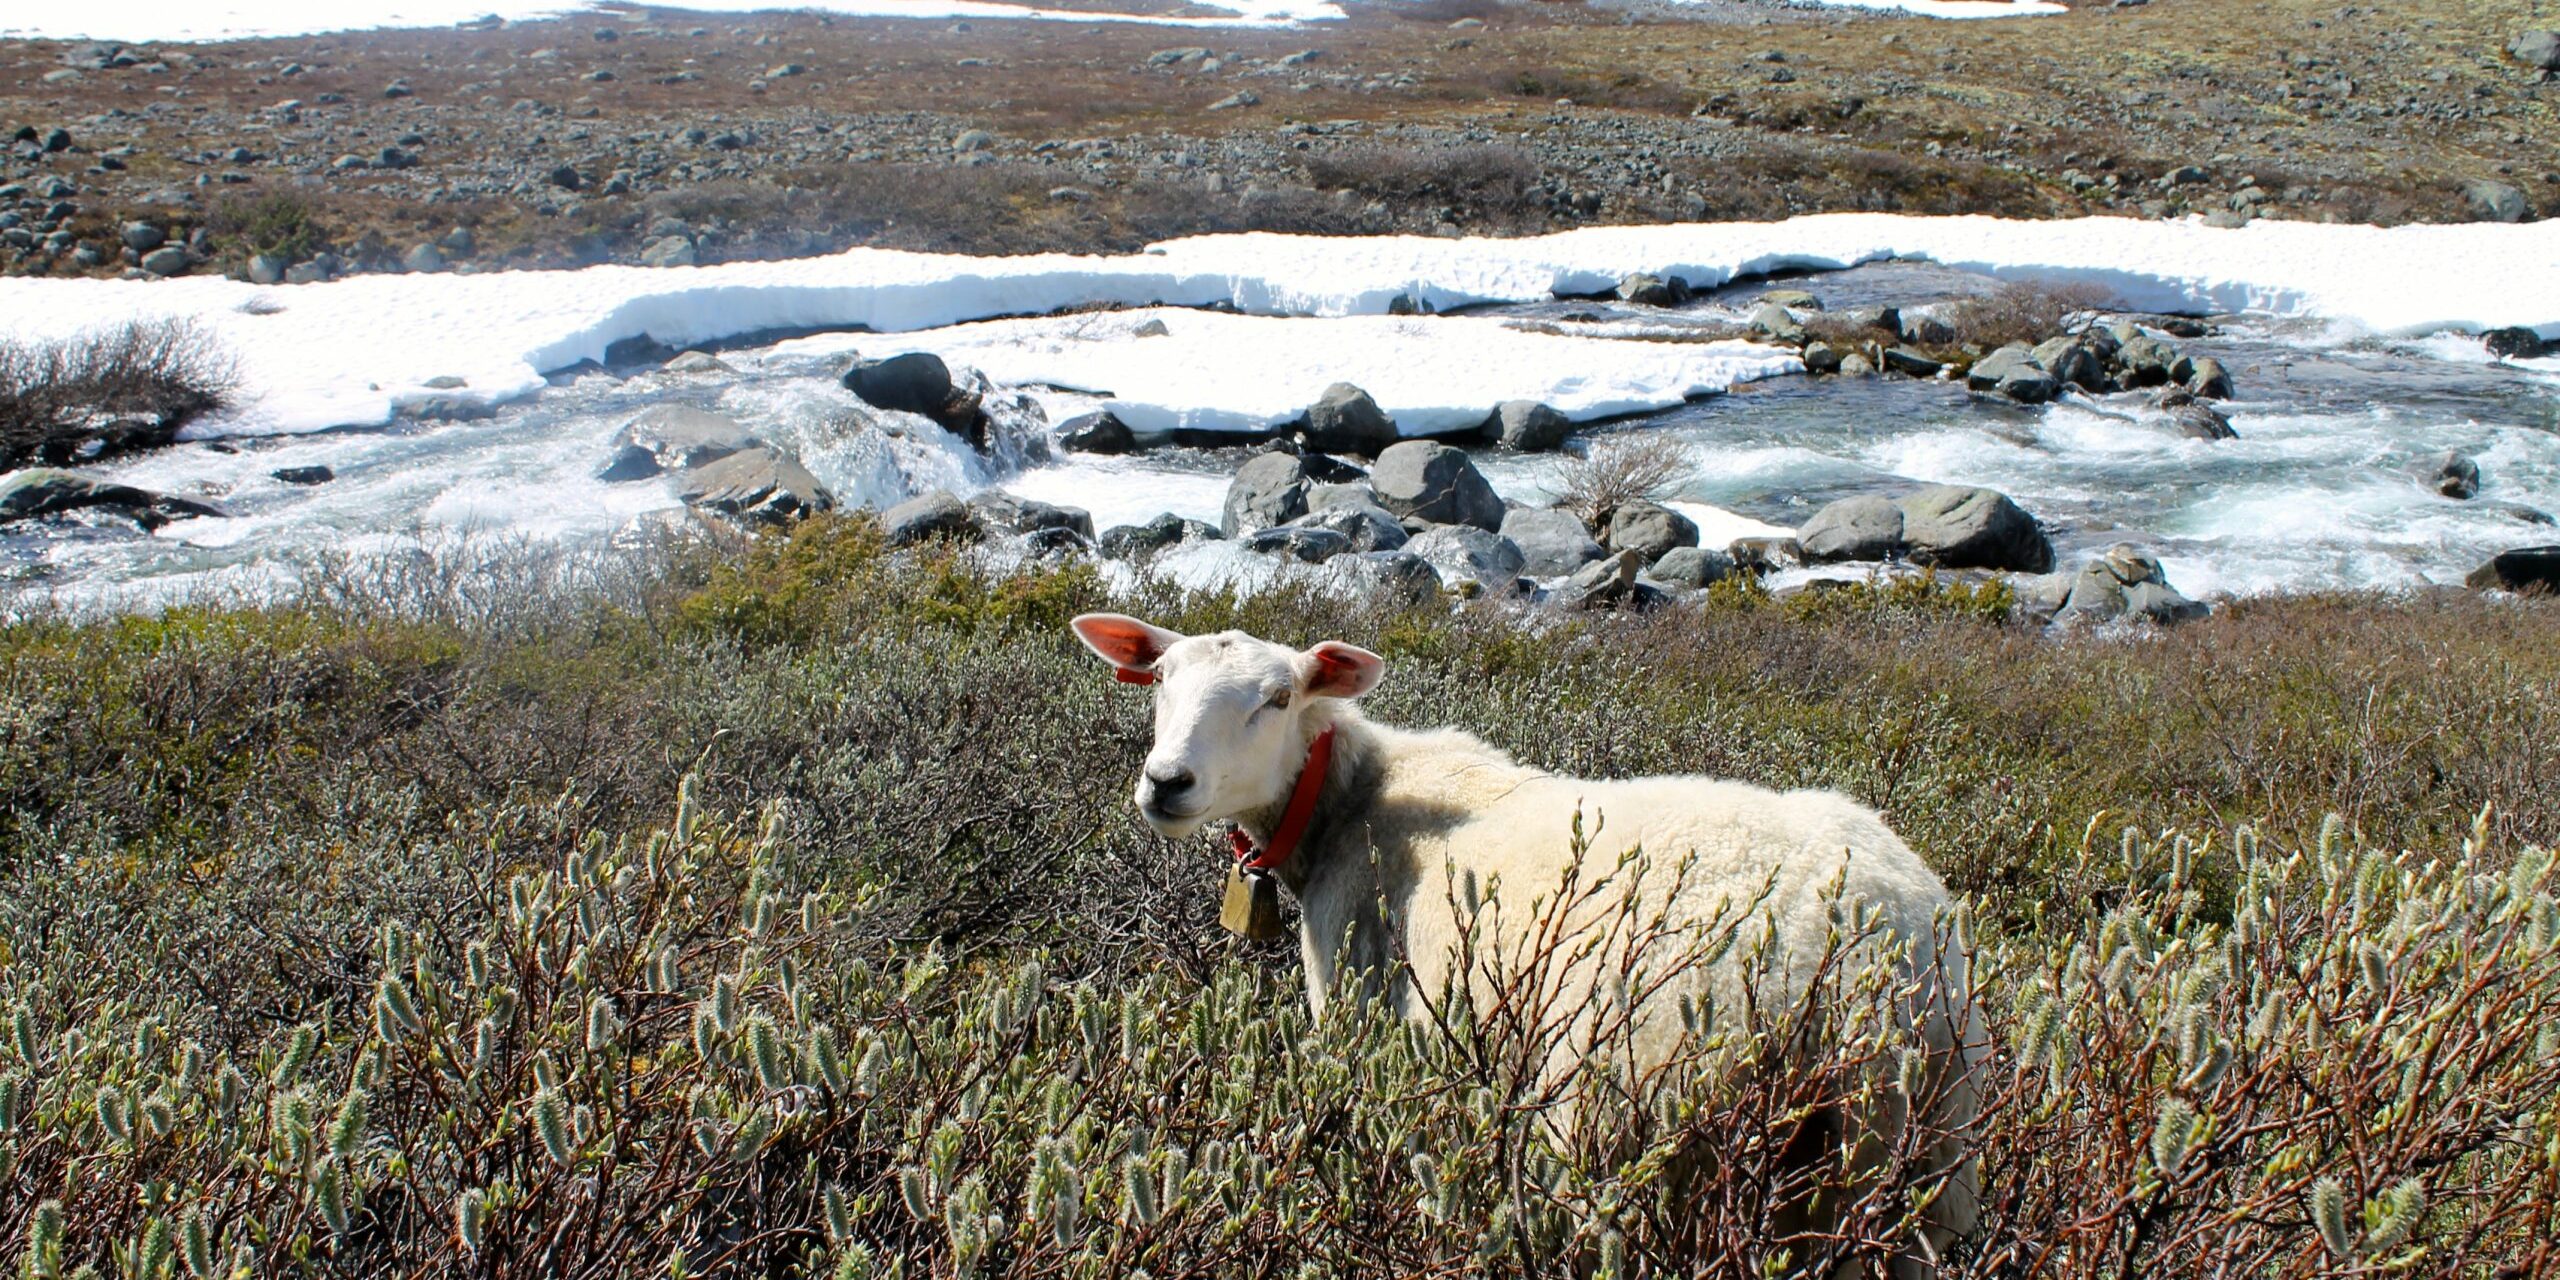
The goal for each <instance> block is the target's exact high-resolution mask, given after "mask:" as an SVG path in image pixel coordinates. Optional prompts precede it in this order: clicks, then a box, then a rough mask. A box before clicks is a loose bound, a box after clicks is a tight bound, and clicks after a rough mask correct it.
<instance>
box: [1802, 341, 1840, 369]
mask: <svg viewBox="0 0 2560 1280" xmlns="http://www.w3.org/2000/svg"><path fill="white" fill-rule="evenodd" d="M1840 361H1841V354H1840V348H1838V347H1835V346H1832V345H1831V344H1830V343H1828V342H1808V343H1806V344H1804V371H1805V372H1806V373H1812V374H1824V373H1838V372H1840Z"/></svg>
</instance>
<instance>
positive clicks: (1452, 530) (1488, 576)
mask: <svg viewBox="0 0 2560 1280" xmlns="http://www.w3.org/2000/svg"><path fill="white" fill-rule="evenodd" d="M1404 550H1406V551H1409V552H1411V553H1413V554H1414V555H1416V556H1419V557H1421V558H1422V559H1424V560H1425V561H1428V562H1429V563H1430V565H1431V567H1432V568H1433V569H1435V570H1437V571H1438V572H1439V575H1440V580H1441V581H1442V582H1443V583H1446V584H1449V585H1451V586H1455V587H1458V588H1459V589H1460V590H1494V591H1505V592H1507V591H1510V590H1511V589H1512V588H1513V586H1514V585H1515V584H1516V583H1518V582H1519V580H1520V569H1521V566H1522V565H1523V564H1525V563H1526V560H1525V559H1524V557H1522V556H1521V554H1520V547H1519V544H1517V543H1515V542H1513V541H1512V540H1511V539H1509V538H1506V537H1503V536H1502V535H1501V534H1498V533H1489V532H1486V531H1485V530H1483V529H1479V528H1476V527H1474V526H1473V525H1463V524H1457V525H1442V526H1440V527H1439V528H1436V529H1425V530H1423V531H1422V532H1420V533H1417V534H1415V535H1413V541H1411V542H1408V543H1406V544H1404Z"/></svg>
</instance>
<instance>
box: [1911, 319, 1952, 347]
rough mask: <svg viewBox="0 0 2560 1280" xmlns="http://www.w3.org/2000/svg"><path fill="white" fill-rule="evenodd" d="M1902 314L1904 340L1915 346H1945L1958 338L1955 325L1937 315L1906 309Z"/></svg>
mask: <svg viewBox="0 0 2560 1280" xmlns="http://www.w3.org/2000/svg"><path fill="white" fill-rule="evenodd" d="M1900 314H1901V321H1902V327H1901V335H1902V340H1903V341H1904V342H1908V343H1911V344H1912V345H1914V346H1922V347H1943V346H1946V345H1948V344H1949V343H1952V342H1954V341H1955V340H1956V331H1955V326H1953V325H1950V324H1948V323H1947V322H1946V321H1944V320H1941V319H1939V318H1938V317H1936V316H1933V315H1930V314H1929V313H1927V312H1925V311H1905V312H1902V313H1900Z"/></svg>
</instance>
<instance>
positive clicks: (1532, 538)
mask: <svg viewBox="0 0 2560 1280" xmlns="http://www.w3.org/2000/svg"><path fill="white" fill-rule="evenodd" d="M1502 536H1503V537H1506V538H1509V539H1511V541H1512V542H1514V543H1516V544H1518V546H1519V548H1520V554H1521V556H1522V558H1523V560H1524V566H1523V568H1522V572H1524V573H1526V574H1528V575H1529V576H1530V577H1532V578H1553V577H1559V576H1561V575H1564V574H1568V573H1572V572H1573V571H1574V570H1576V569H1579V568H1581V567H1582V566H1584V565H1586V564H1589V563H1591V562H1592V561H1594V560H1598V559H1600V558H1601V557H1603V556H1606V555H1607V554H1609V553H1608V552H1607V551H1605V550H1602V549H1601V546H1600V543H1599V541H1598V540H1596V539H1594V538H1593V537H1592V536H1591V531H1590V530H1589V529H1586V528H1584V527H1583V526H1582V520H1581V518H1580V517H1578V516H1576V515H1574V514H1573V513H1572V512H1570V511H1566V510H1564V509H1562V508H1560V507H1543V508H1541V507H1520V508H1517V509H1515V510H1512V511H1509V512H1506V513H1505V514H1504V515H1503V517H1502Z"/></svg>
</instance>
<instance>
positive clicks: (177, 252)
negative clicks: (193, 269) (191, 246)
mask: <svg viewBox="0 0 2560 1280" xmlns="http://www.w3.org/2000/svg"><path fill="white" fill-rule="evenodd" d="M192 265H194V259H192V258H189V257H188V256H187V251H186V250H184V249H182V248H179V247H178V246H176V245H174V244H173V245H167V246H164V247H162V248H158V249H154V250H152V251H151V252H149V253H146V254H144V255H142V269H143V270H144V271H146V272H149V273H150V274H152V275H155V276H180V275H185V274H186V273H187V268H188V267H189V266H192Z"/></svg>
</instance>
